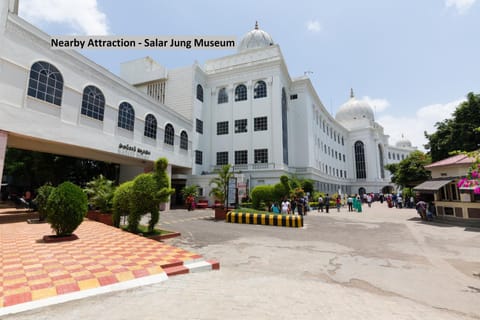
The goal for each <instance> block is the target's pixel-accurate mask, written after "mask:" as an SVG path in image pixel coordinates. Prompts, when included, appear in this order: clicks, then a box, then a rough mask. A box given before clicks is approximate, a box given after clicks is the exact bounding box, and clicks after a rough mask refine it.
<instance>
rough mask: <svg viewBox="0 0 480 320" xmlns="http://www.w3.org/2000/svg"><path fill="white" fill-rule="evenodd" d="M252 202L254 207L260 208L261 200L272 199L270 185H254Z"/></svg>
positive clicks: (269, 200)
mask: <svg viewBox="0 0 480 320" xmlns="http://www.w3.org/2000/svg"><path fill="white" fill-rule="evenodd" d="M251 197H252V204H253V207H254V208H255V209H261V202H262V201H263V202H264V203H268V202H271V201H272V200H273V187H272V186H256V187H255V188H253V190H252V194H251Z"/></svg>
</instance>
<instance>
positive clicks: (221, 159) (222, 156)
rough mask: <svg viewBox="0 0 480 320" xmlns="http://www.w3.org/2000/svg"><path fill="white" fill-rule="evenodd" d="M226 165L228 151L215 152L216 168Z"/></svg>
mask: <svg viewBox="0 0 480 320" xmlns="http://www.w3.org/2000/svg"><path fill="white" fill-rule="evenodd" d="M226 164H228V151H222V152H217V166H224V165H226Z"/></svg>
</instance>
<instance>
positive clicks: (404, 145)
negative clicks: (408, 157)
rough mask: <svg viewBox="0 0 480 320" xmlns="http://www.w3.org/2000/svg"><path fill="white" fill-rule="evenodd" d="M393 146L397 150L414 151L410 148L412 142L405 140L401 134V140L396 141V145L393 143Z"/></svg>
mask: <svg viewBox="0 0 480 320" xmlns="http://www.w3.org/2000/svg"><path fill="white" fill-rule="evenodd" d="M395 146H396V147H398V148H404V149H414V148H413V146H412V142H411V141H410V140H408V139H406V138H405V136H404V135H403V134H402V139H401V140H398V141H397V143H395Z"/></svg>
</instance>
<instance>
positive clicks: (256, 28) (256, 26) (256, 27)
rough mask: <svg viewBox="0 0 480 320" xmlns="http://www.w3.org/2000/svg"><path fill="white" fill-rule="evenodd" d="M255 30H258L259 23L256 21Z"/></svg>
mask: <svg viewBox="0 0 480 320" xmlns="http://www.w3.org/2000/svg"><path fill="white" fill-rule="evenodd" d="M255 30H258V21H255Z"/></svg>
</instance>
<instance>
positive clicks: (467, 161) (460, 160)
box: [425, 154, 475, 168]
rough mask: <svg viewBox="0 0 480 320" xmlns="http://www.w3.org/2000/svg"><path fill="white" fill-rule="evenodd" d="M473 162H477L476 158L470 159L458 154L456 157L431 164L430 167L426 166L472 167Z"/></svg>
mask: <svg viewBox="0 0 480 320" xmlns="http://www.w3.org/2000/svg"><path fill="white" fill-rule="evenodd" d="M473 161H475V159H474V158H471V157H468V156H466V155H464V154H457V155H456V156H453V157H450V158H447V159H443V160H440V161H437V162H434V163H432V164H429V165H428V166H425V168H433V167H444V166H452V165H458V164H467V165H470V164H472V162H473Z"/></svg>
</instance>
